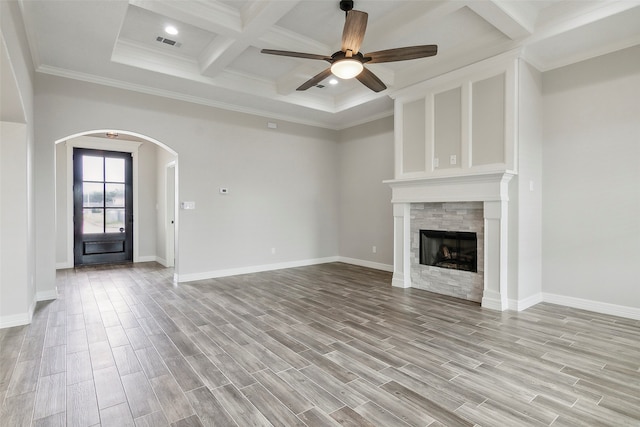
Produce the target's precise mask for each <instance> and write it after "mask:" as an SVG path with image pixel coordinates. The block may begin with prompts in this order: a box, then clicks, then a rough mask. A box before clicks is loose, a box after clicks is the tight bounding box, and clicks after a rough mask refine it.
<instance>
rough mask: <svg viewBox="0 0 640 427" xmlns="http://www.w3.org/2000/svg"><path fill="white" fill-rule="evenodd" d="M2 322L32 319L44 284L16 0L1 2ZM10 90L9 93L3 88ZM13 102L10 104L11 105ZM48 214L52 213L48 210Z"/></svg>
mask: <svg viewBox="0 0 640 427" xmlns="http://www.w3.org/2000/svg"><path fill="white" fill-rule="evenodd" d="M0 35H1V37H0V45H1V47H0V50H1V52H0V60H2V61H3V64H2V76H1V84H2V89H3V97H4V96H6V95H10V98H9V99H10V100H11V103H12V105H6V104H5V99H3V102H2V111H1V112H0V114H1V116H0V121H5V120H11V121H20V123H3V124H2V130H1V133H2V135H0V137H1V138H0V139H1V140H2V148H1V150H2V153H1V154H0V162H1V163H2V164H1V165H0V167H1V169H2V172H1V173H2V177H1V178H0V185H1V188H0V210H1V211H2V213H0V241H2V243H1V244H0V299H2V303H1V305H0V327H7V326H13V325H18V324H24V323H28V322H29V321H30V320H31V315H32V313H33V308H34V306H35V300H36V297H37V296H38V297H40V299H45V298H49V297H51V296H52V295H51V293H47V292H45V290H43V289H41V286H40V283H39V281H38V279H39V277H38V275H37V270H36V258H35V257H36V245H35V214H36V211H35V199H34V197H35V195H34V194H35V193H34V127H33V123H34V106H33V104H34V95H33V93H34V89H33V65H32V63H31V56H30V55H31V54H30V52H29V48H28V44H27V39H26V34H25V32H24V26H23V25H22V18H21V15H20V10H19V5H18V3H17V2H0ZM5 91H6V92H5ZM7 107H9V109H7ZM49 213H50V212H49Z"/></svg>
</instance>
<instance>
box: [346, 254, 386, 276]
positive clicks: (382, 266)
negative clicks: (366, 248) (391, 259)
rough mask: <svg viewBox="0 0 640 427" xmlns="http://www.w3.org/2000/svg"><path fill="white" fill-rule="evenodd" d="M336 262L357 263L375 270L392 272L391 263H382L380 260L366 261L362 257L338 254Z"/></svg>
mask: <svg viewBox="0 0 640 427" xmlns="http://www.w3.org/2000/svg"><path fill="white" fill-rule="evenodd" d="M338 262H344V263H346V264H353V265H359V266H360V267H367V268H373V269H375V270H382V271H389V272H393V265H389V264H382V263H380V262H373V261H366V260H363V259H356V258H348V257H343V256H339V257H338Z"/></svg>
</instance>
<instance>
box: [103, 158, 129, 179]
mask: <svg viewBox="0 0 640 427" xmlns="http://www.w3.org/2000/svg"><path fill="white" fill-rule="evenodd" d="M104 163H105V178H104V180H105V181H107V182H124V159H112V158H109V157H107V158H105V159H104Z"/></svg>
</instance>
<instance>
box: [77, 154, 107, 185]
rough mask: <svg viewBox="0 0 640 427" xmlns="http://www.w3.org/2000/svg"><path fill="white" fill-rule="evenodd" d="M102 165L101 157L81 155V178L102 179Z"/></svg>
mask: <svg viewBox="0 0 640 427" xmlns="http://www.w3.org/2000/svg"><path fill="white" fill-rule="evenodd" d="M103 167H104V166H103V163H102V157H92V156H82V180H83V181H102V180H103V179H104V173H103Z"/></svg>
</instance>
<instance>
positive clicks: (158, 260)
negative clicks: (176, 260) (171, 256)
mask: <svg viewBox="0 0 640 427" xmlns="http://www.w3.org/2000/svg"><path fill="white" fill-rule="evenodd" d="M156 262H157V263H158V264H160V265H161V266H163V267H169V265H168V264H169V263H168V262H167V260H166V259H164V258H160V257H159V256H157V257H156ZM172 267H173V266H172Z"/></svg>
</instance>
